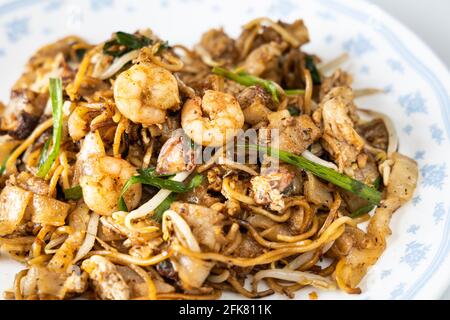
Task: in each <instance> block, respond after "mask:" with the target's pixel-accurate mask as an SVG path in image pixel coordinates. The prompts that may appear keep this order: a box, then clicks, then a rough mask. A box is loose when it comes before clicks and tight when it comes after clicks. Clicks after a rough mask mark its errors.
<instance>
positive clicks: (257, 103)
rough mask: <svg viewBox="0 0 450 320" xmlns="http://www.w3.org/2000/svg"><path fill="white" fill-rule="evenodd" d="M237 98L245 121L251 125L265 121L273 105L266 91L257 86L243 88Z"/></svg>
mask: <svg viewBox="0 0 450 320" xmlns="http://www.w3.org/2000/svg"><path fill="white" fill-rule="evenodd" d="M237 99H238V102H239V105H240V106H241V108H242V112H243V113H244V119H245V122H247V123H248V124H251V125H255V124H258V123H260V122H263V121H267V120H268V116H269V114H270V113H271V112H272V110H273V109H274V107H275V106H274V102H273V100H272V97H271V96H270V95H269V94H268V93H267V91H265V90H264V89H263V88H261V87H257V86H253V87H248V88H245V89H244V90H243V91H242V92H241V93H239V95H238V96H237Z"/></svg>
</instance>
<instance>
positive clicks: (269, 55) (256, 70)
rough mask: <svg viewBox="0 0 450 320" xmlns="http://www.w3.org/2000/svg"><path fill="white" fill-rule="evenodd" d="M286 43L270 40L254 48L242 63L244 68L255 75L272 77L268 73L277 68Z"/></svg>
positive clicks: (266, 77)
mask: <svg viewBox="0 0 450 320" xmlns="http://www.w3.org/2000/svg"><path fill="white" fill-rule="evenodd" d="M284 49H285V45H282V44H279V43H276V42H270V43H266V44H263V45H262V46H260V47H258V48H256V49H255V50H253V51H252V52H251V53H250V54H249V55H248V57H247V58H246V59H245V61H244V64H243V65H242V67H243V69H244V70H245V71H246V72H248V73H250V74H252V75H254V76H260V77H262V78H265V79H270V80H276V79H272V78H271V77H270V76H268V74H269V73H270V71H271V70H276V69H277V68H279V66H278V58H279V57H280V56H281V54H282V53H283V50H284Z"/></svg>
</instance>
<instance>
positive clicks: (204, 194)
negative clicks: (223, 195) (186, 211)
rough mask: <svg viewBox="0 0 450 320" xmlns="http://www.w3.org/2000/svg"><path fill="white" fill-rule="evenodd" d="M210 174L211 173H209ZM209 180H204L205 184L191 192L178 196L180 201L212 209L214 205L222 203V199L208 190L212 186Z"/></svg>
mask: <svg viewBox="0 0 450 320" xmlns="http://www.w3.org/2000/svg"><path fill="white" fill-rule="evenodd" d="M208 172H209V171H208ZM206 180H207V179H203V181H204V182H203V183H202V184H201V185H199V186H198V187H196V188H194V189H193V190H191V191H188V192H184V193H181V194H180V195H179V196H178V200H180V201H182V202H188V203H193V204H198V205H201V206H205V207H211V206H212V205H213V204H214V203H217V202H220V201H221V199H220V198H218V197H216V196H214V195H211V194H210V193H209V192H208V190H209V189H210V185H209V183H208V181H206ZM221 189H222V184H220V189H219V191H220V190H221Z"/></svg>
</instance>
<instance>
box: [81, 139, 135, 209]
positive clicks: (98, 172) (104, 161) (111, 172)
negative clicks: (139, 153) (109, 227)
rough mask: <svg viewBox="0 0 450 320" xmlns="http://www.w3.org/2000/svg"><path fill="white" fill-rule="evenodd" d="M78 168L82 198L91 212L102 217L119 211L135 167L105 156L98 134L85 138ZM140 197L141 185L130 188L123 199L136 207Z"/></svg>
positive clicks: (121, 160)
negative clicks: (126, 186)
mask: <svg viewBox="0 0 450 320" xmlns="http://www.w3.org/2000/svg"><path fill="white" fill-rule="evenodd" d="M77 167H78V168H79V169H78V170H79V172H80V177H79V182H80V186H81V188H82V190H83V199H84V202H85V203H86V205H87V206H88V207H89V209H91V210H92V211H94V212H96V213H98V214H101V215H109V214H111V213H113V212H114V211H117V209H118V202H119V197H120V194H121V191H122V188H123V186H124V185H125V183H126V182H127V181H128V179H130V178H131V177H132V176H133V175H134V174H135V173H136V168H135V167H133V166H132V165H131V164H130V163H129V162H128V161H126V160H123V159H117V158H113V157H109V156H106V155H105V152H104V149H103V145H101V140H100V139H99V136H98V133H97V132H96V133H90V134H88V136H86V139H85V142H84V143H83V147H82V149H81V151H80V157H79V162H78V163H77ZM141 194H142V187H141V185H140V184H135V185H133V186H131V187H130V188H129V189H128V191H127V192H126V193H125V194H124V196H123V198H124V200H125V203H126V205H127V207H128V208H135V207H136V206H137V205H138V204H139V201H140V200H141Z"/></svg>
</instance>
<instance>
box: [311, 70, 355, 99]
mask: <svg viewBox="0 0 450 320" xmlns="http://www.w3.org/2000/svg"><path fill="white" fill-rule="evenodd" d="M352 83H353V78H352V76H351V75H350V74H349V73H347V72H345V71H343V70H342V69H338V70H336V71H335V72H333V74H332V75H330V76H328V77H323V80H322V85H321V86H320V94H319V99H320V100H322V99H323V98H325V96H326V95H327V94H328V93H329V92H330V91H331V90H333V89H334V88H336V87H351V85H352Z"/></svg>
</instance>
